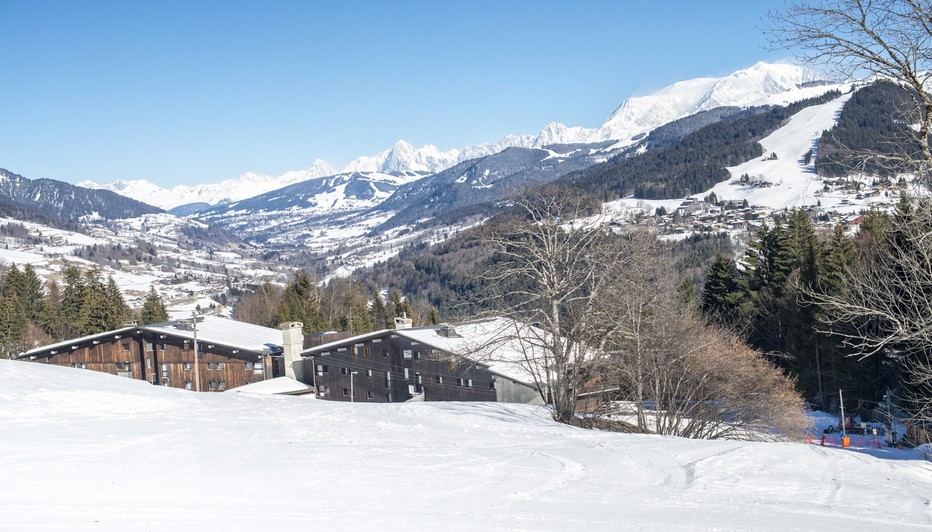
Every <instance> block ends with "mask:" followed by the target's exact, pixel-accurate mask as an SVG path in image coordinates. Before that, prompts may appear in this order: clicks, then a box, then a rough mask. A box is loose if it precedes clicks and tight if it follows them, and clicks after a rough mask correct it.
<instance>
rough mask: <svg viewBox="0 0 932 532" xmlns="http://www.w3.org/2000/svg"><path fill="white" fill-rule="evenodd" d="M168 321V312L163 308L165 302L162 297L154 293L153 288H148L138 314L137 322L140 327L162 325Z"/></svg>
mask: <svg viewBox="0 0 932 532" xmlns="http://www.w3.org/2000/svg"><path fill="white" fill-rule="evenodd" d="M165 321H168V310H166V308H165V302H164V301H163V300H162V296H161V295H159V293H158V292H156V291H155V286H154V285H150V286H149V293H148V294H146V298H145V300H144V301H143V303H142V310H141V311H140V313H139V322H140V324H141V325H146V324H149V323H162V322H165Z"/></svg>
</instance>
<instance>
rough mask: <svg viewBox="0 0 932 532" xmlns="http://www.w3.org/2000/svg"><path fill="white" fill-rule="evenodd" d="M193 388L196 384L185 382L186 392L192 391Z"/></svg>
mask: <svg viewBox="0 0 932 532" xmlns="http://www.w3.org/2000/svg"><path fill="white" fill-rule="evenodd" d="M193 387H194V383H192V382H191V381H184V389H185V390H190V389H192V388H193Z"/></svg>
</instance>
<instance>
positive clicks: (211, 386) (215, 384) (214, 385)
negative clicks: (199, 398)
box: [209, 381, 217, 391]
mask: <svg viewBox="0 0 932 532" xmlns="http://www.w3.org/2000/svg"><path fill="white" fill-rule="evenodd" d="M209 386H210V389H211V390H213V391H216V390H217V381H210V384H209Z"/></svg>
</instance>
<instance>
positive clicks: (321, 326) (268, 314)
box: [233, 271, 440, 334]
mask: <svg viewBox="0 0 932 532" xmlns="http://www.w3.org/2000/svg"><path fill="white" fill-rule="evenodd" d="M233 314H234V316H235V317H236V318H237V319H239V320H242V321H246V322H249V323H255V324H258V325H264V326H266V327H277V326H278V325H279V324H281V323H284V322H288V321H299V322H301V323H303V324H304V331H305V333H319V332H324V331H331V330H339V331H349V332H352V333H354V334H360V333H366V332H371V331H374V330H379V329H386V328H391V327H394V320H395V318H396V317H402V316H406V317H408V318H411V319H412V320H414V322H415V323H418V324H437V323H440V315H439V313H438V312H437V310H436V309H435V308H433V307H430V308H428V309H427V311H426V312H417V311H416V310H415V309H414V307H413V306H412V305H411V302H410V300H409V299H408V298H406V297H403V296H402V294H401V292H400V291H398V290H397V289H392V290H391V291H390V292H389V294H388V297H387V298H383V297H382V295H381V292H380V291H379V290H377V289H370V288H367V287H366V286H365V285H364V284H363V283H361V282H359V281H357V280H355V279H333V280H331V281H330V282H328V283H326V284H320V283H318V282H316V281H315V280H313V279H312V278H311V277H310V276H309V275H308V274H307V273H306V272H303V271H298V272H297V273H296V274H295V277H294V279H292V280H291V282H289V283H288V284H287V285H286V286H285V287H284V288H280V287H276V286H273V285H271V284H268V283H266V284H264V285H262V286H261V287H260V288H259V289H258V290H257V291H255V292H252V293H249V294H245V295H243V297H241V298H240V300H239V301H238V302H237V304H236V305H235V306H234V309H233Z"/></svg>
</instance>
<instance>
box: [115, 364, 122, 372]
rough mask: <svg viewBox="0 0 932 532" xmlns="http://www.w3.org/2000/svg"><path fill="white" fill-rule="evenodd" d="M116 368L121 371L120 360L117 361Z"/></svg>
mask: <svg viewBox="0 0 932 532" xmlns="http://www.w3.org/2000/svg"><path fill="white" fill-rule="evenodd" d="M116 369H117V371H123V363H122V362H117V363H116Z"/></svg>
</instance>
